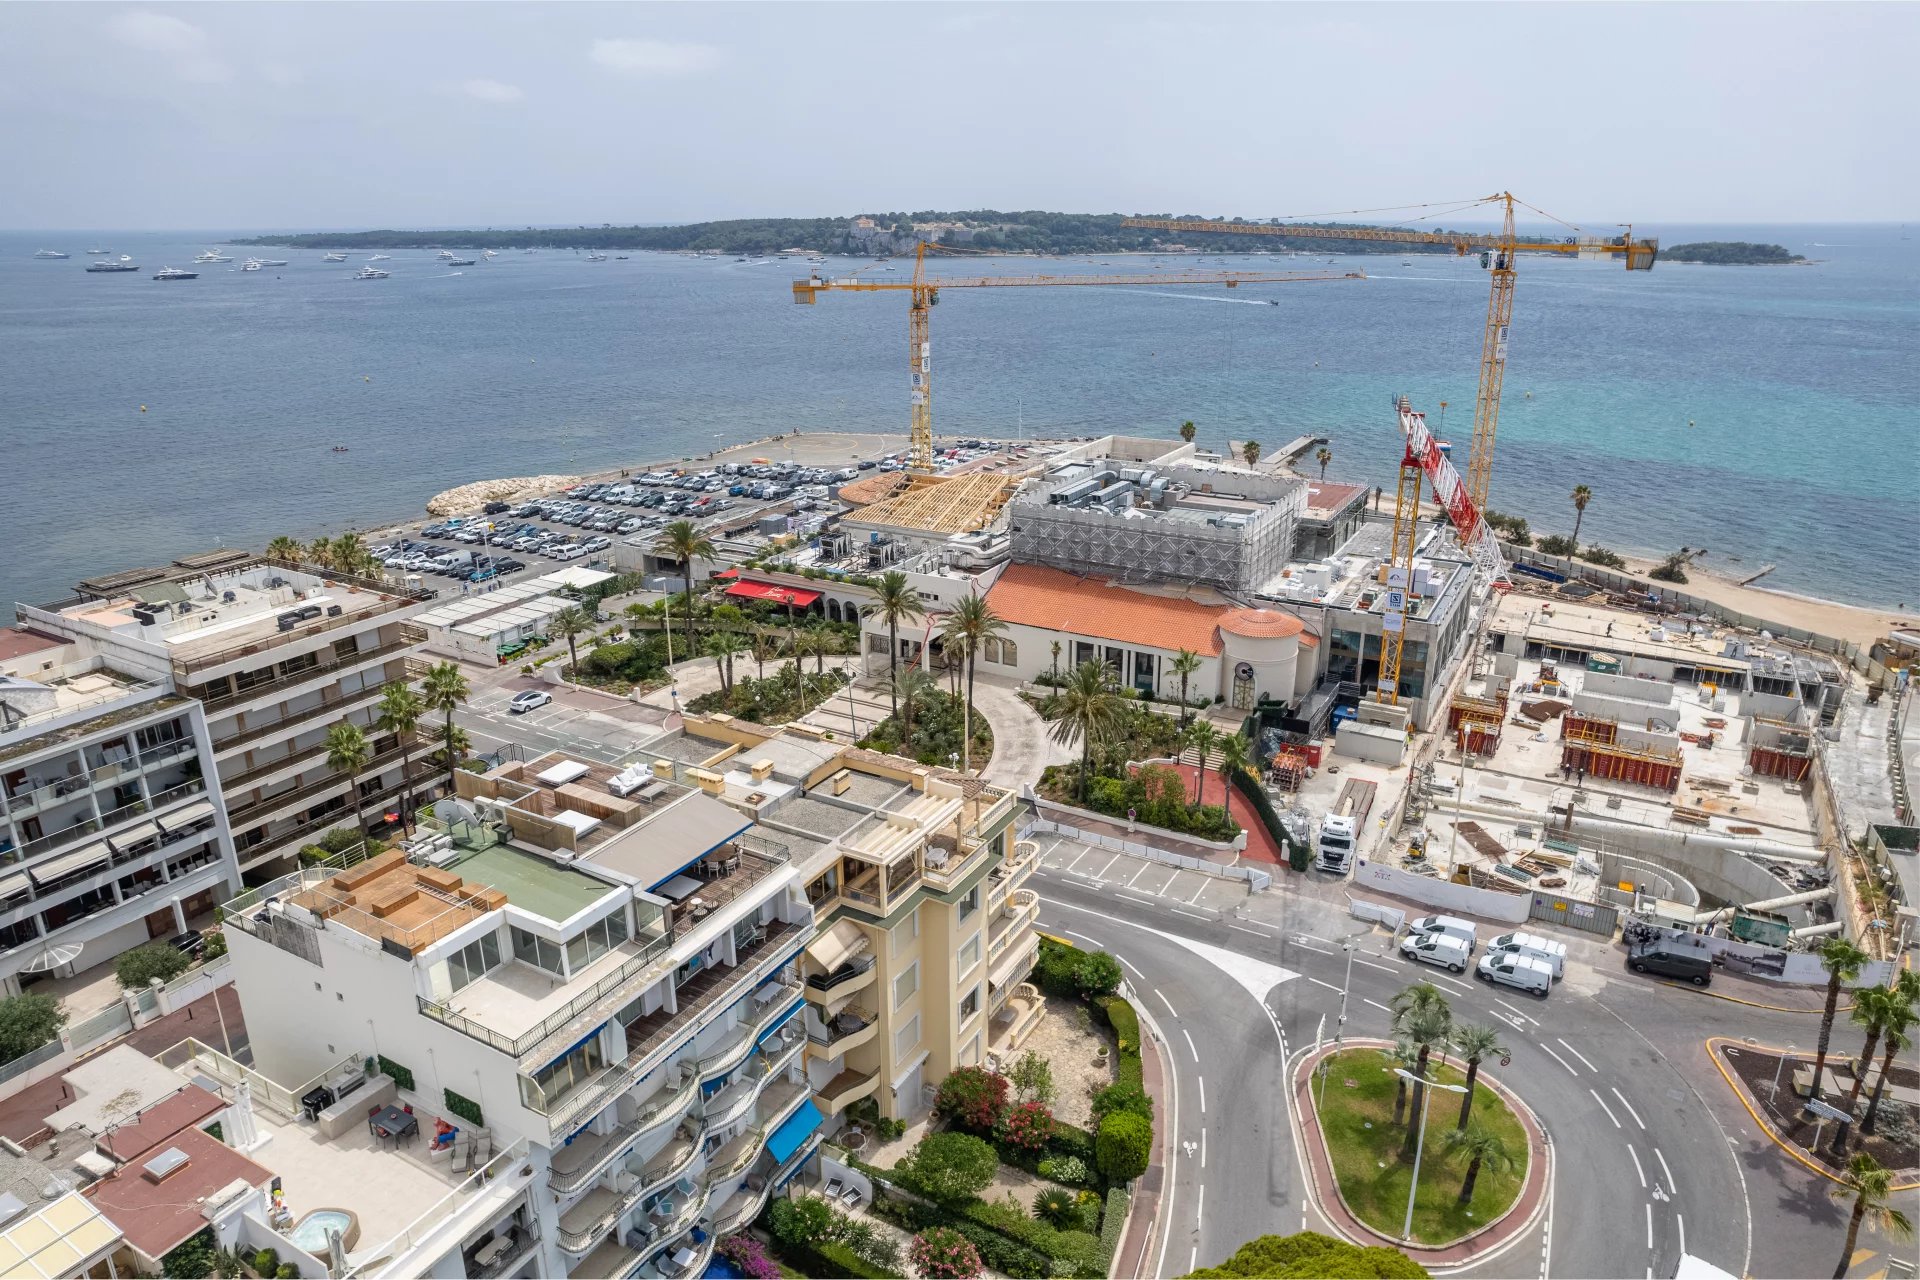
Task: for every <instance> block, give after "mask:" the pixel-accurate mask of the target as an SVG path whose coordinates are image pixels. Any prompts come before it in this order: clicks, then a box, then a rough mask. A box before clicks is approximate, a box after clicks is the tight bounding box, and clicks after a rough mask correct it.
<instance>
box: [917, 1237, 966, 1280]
mask: <svg viewBox="0 0 1920 1280" xmlns="http://www.w3.org/2000/svg"><path fill="white" fill-rule="evenodd" d="M907 1259H908V1260H909V1261H910V1262H912V1263H913V1269H914V1270H915V1271H916V1272H918V1273H919V1274H920V1275H922V1276H925V1277H927V1280H969V1277H972V1276H977V1275H979V1274H980V1272H981V1270H982V1269H983V1267H982V1263H981V1261H980V1250H978V1249H976V1248H975V1247H974V1245H973V1242H972V1241H971V1240H969V1239H967V1238H966V1237H965V1236H963V1235H961V1234H960V1233H959V1232H958V1231H956V1230H954V1229H953V1228H952V1227H928V1228H927V1229H926V1230H925V1231H922V1232H921V1233H920V1234H919V1235H916V1236H915V1237H914V1238H913V1242H912V1243H911V1244H909V1245H908V1246H907Z"/></svg>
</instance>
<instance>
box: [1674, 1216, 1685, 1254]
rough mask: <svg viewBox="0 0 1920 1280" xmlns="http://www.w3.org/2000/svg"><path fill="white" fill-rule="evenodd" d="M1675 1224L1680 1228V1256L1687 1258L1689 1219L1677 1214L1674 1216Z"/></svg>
mask: <svg viewBox="0 0 1920 1280" xmlns="http://www.w3.org/2000/svg"><path fill="white" fill-rule="evenodd" d="M1673 1222H1674V1225H1675V1226H1677V1227H1679V1228H1680V1255H1681V1256H1682V1257H1685V1256H1686V1252H1687V1219H1686V1217H1685V1215H1683V1214H1678V1213H1676V1214H1674V1215H1673Z"/></svg>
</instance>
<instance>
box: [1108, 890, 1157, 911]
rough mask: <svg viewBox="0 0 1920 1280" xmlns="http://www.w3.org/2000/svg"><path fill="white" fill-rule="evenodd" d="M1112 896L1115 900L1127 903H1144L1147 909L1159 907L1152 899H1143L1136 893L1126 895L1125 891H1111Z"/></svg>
mask: <svg viewBox="0 0 1920 1280" xmlns="http://www.w3.org/2000/svg"><path fill="white" fill-rule="evenodd" d="M1113 896H1114V897H1116V898H1125V899H1126V900H1127V901H1128V902H1140V903H1145V904H1146V905H1147V906H1149V907H1157V906H1159V905H1160V904H1159V903H1157V902H1155V901H1154V900H1153V899H1152V898H1143V897H1141V896H1140V895H1139V894H1137V893H1128V892H1127V891H1126V890H1125V889H1115V890H1114V891H1113Z"/></svg>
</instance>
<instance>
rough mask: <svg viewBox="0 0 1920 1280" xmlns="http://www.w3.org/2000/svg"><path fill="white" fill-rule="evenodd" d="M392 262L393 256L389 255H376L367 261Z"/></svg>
mask: <svg viewBox="0 0 1920 1280" xmlns="http://www.w3.org/2000/svg"><path fill="white" fill-rule="evenodd" d="M392 260H393V255H392V254H390V253H376V254H374V255H373V256H372V257H371V258H368V259H367V261H368V262H390V261H392Z"/></svg>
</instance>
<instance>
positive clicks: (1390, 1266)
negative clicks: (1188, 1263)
mask: <svg viewBox="0 0 1920 1280" xmlns="http://www.w3.org/2000/svg"><path fill="white" fill-rule="evenodd" d="M1426 1275H1427V1270H1426V1268H1425V1267H1422V1266H1421V1265H1420V1264H1419V1263H1417V1262H1415V1261H1414V1260H1413V1259H1412V1258H1409V1257H1408V1256H1407V1255H1406V1254H1404V1253H1401V1252H1400V1251H1399V1250H1398V1249H1389V1248H1387V1247H1386V1246H1385V1245H1367V1246H1365V1247H1362V1246H1360V1245H1353V1244H1348V1243H1347V1242H1346V1241H1344V1240H1335V1239H1333V1238H1332V1237H1330V1236H1323V1235H1321V1234H1320V1233H1318V1232H1316V1231H1301V1232H1298V1233H1297V1234H1295V1235H1290V1236H1261V1237H1259V1238H1258V1239H1254V1240H1249V1241H1248V1242H1247V1243H1245V1244H1243V1245H1241V1246H1240V1247H1239V1249H1237V1250H1235V1251H1234V1254H1233V1256H1232V1257H1231V1258H1228V1259H1227V1260H1226V1261H1225V1262H1223V1263H1221V1264H1220V1265H1219V1266H1217V1267H1202V1268H1201V1269H1200V1270H1198V1271H1192V1272H1189V1273H1188V1274H1187V1277H1186V1280H1316V1278H1317V1277H1322V1276H1344V1277H1347V1278H1348V1280H1424V1277H1425V1276H1426Z"/></svg>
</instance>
